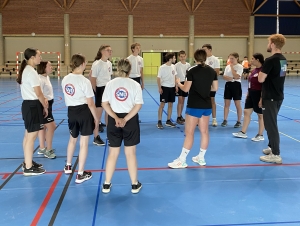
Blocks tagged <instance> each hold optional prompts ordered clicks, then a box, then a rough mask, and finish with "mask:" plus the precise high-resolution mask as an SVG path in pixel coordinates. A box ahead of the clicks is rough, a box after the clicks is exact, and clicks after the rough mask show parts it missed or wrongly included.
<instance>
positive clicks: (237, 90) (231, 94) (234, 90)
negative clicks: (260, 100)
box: [224, 82, 242, 100]
mask: <svg viewBox="0 0 300 226" xmlns="http://www.w3.org/2000/svg"><path fill="white" fill-rule="evenodd" d="M224 99H226V100H231V99H233V100H241V99H242V85H241V83H240V82H226V83H225V89H224Z"/></svg>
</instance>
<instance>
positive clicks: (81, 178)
mask: <svg viewBox="0 0 300 226" xmlns="http://www.w3.org/2000/svg"><path fill="white" fill-rule="evenodd" d="M91 178H92V173H91V172H87V171H83V174H82V175H80V174H77V176H76V180H75V183H77V184H81V183H82V182H85V181H86V180H89V179H91Z"/></svg>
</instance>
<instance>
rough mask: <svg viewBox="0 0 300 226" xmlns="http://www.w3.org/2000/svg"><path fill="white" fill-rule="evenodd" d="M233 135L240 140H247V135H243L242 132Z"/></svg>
mask: <svg viewBox="0 0 300 226" xmlns="http://www.w3.org/2000/svg"><path fill="white" fill-rule="evenodd" d="M232 135H233V136H235V137H239V138H244V139H246V138H247V133H243V132H242V131H239V132H237V133H232Z"/></svg>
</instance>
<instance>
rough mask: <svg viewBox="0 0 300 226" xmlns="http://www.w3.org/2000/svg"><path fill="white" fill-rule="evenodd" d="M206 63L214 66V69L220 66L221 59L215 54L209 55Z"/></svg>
mask: <svg viewBox="0 0 300 226" xmlns="http://www.w3.org/2000/svg"><path fill="white" fill-rule="evenodd" d="M205 64H206V65H208V66H210V67H212V68H213V69H215V68H220V61H219V59H218V58H217V57H215V56H214V55H212V56H210V57H207V58H206V61H205Z"/></svg>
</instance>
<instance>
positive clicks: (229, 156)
mask: <svg viewBox="0 0 300 226" xmlns="http://www.w3.org/2000/svg"><path fill="white" fill-rule="evenodd" d="M51 81H52V84H53V87H54V93H55V102H54V106H53V109H54V117H55V121H56V124H57V125H58V127H57V129H56V131H55V136H54V145H53V146H54V148H55V149H56V154H57V156H58V157H57V158H56V159H54V160H49V159H46V158H44V157H41V156H39V155H37V154H36V153H35V154H34V160H35V161H38V162H40V163H42V164H43V165H44V168H45V169H46V170H47V173H46V174H44V175H41V176H35V177H24V176H23V175H22V171H21V163H22V161H23V151H22V139H23V133H24V126H23V121H22V119H21V113H20V107H21V102H22V100H21V96H20V90H19V86H18V85H17V83H16V82H15V81H14V79H3V78H2V79H0V134H1V136H0V150H1V151H0V163H1V164H0V201H1V202H0V203H1V204H0V225H1V226H4V225H107V226H113V225H125V226H127V225H128V226H134V225H143V226H148V225H149V226H150V225H172V226H174V225H210V226H212V225H300V192H299V191H300V177H299V175H300V156H299V145H300V143H299V142H300V114H299V111H300V104H299V99H300V93H299V87H300V79H298V78H287V80H286V85H285V100H284V102H283V105H282V108H281V110H280V113H279V116H278V124H279V130H280V138H281V150H282V158H283V164H282V165H272V164H265V163H263V162H260V161H259V156H261V155H262V153H261V151H262V149H263V148H265V147H266V146H267V142H268V141H267V139H266V140H265V141H263V142H258V143H255V142H252V141H251V139H250V138H251V137H253V136H255V135H256V133H257V126H258V124H257V122H256V119H257V117H256V115H253V121H252V123H251V124H250V127H249V129H248V136H249V138H248V139H238V138H233V136H232V135H231V133H232V132H235V131H238V129H234V128H233V125H234V123H235V121H236V113H235V107H234V104H233V103H232V105H231V111H230V113H229V118H228V121H229V125H228V127H226V128H222V127H220V126H218V127H217V128H213V127H210V138H211V139H210V145H209V148H208V151H207V153H206V161H207V166H206V167H199V166H197V165H196V164H194V163H193V162H192V161H191V157H192V156H195V155H196V154H198V152H199V131H196V133H195V142H194V147H193V148H192V150H191V153H190V155H189V156H188V160H187V163H188V165H189V167H188V168H187V169H179V170H174V169H168V167H167V163H168V162H170V161H172V160H173V159H175V158H177V157H178V155H179V154H180V151H181V147H182V144H183V140H184V133H183V130H184V126H178V127H177V128H165V129H164V130H158V129H157V128H156V122H157V109H158V100H159V95H158V92H157V86H156V83H155V78H154V77H152V79H151V78H148V81H147V84H146V89H145V90H144V91H143V95H144V102H145V104H144V106H143V108H142V109H141V111H140V119H141V120H142V123H141V124H140V125H141V143H140V144H139V145H138V147H137V150H138V151H137V157H138V163H139V169H140V170H139V180H140V181H141V182H142V184H143V188H142V190H141V192H140V193H139V194H137V195H133V194H131V192H130V189H131V186H130V180H129V176H128V172H127V170H126V161H125V156H124V152H121V155H120V157H119V160H118V163H117V171H116V173H115V175H114V178H113V181H112V183H113V187H112V190H111V193H110V194H102V193H101V184H102V183H103V180H104V170H103V169H104V168H105V160H106V157H107V153H108V146H105V147H97V146H94V145H93V144H92V137H91V142H90V146H89V156H88V159H87V162H86V167H85V168H86V170H91V171H92V172H93V178H92V179H91V180H89V181H87V182H84V183H83V184H80V185H77V184H75V174H76V172H75V174H71V175H70V176H67V175H65V174H64V173H63V167H64V164H65V160H66V147H67V144H68V139H69V134H68V128H67V113H66V112H67V108H66V107H65V104H64V100H63V94H62V91H61V88H60V81H58V80H57V79H52V80H51ZM242 84H243V93H244V95H245V94H246V87H247V83H246V81H244V80H243V82H242ZM219 87H220V88H219V91H218V93H217V96H216V101H217V105H218V106H217V119H218V123H219V125H220V124H221V122H222V119H223V95H222V94H223V87H224V80H223V79H222V78H220V80H219ZM166 109H167V108H166V107H165V110H166ZM172 118H173V119H175V118H176V104H174V107H173V115H172ZM165 119H166V114H165V113H164V115H163V120H164V121H165ZM101 136H102V138H105V137H106V135H105V134H103V133H102V134H101ZM265 136H266V133H265ZM35 147H36V149H37V148H38V143H37V142H36V144H35ZM78 149H79V148H78V146H77V151H76V152H75V156H74V159H73V164H75V165H77V161H78V158H77V156H78Z"/></svg>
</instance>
